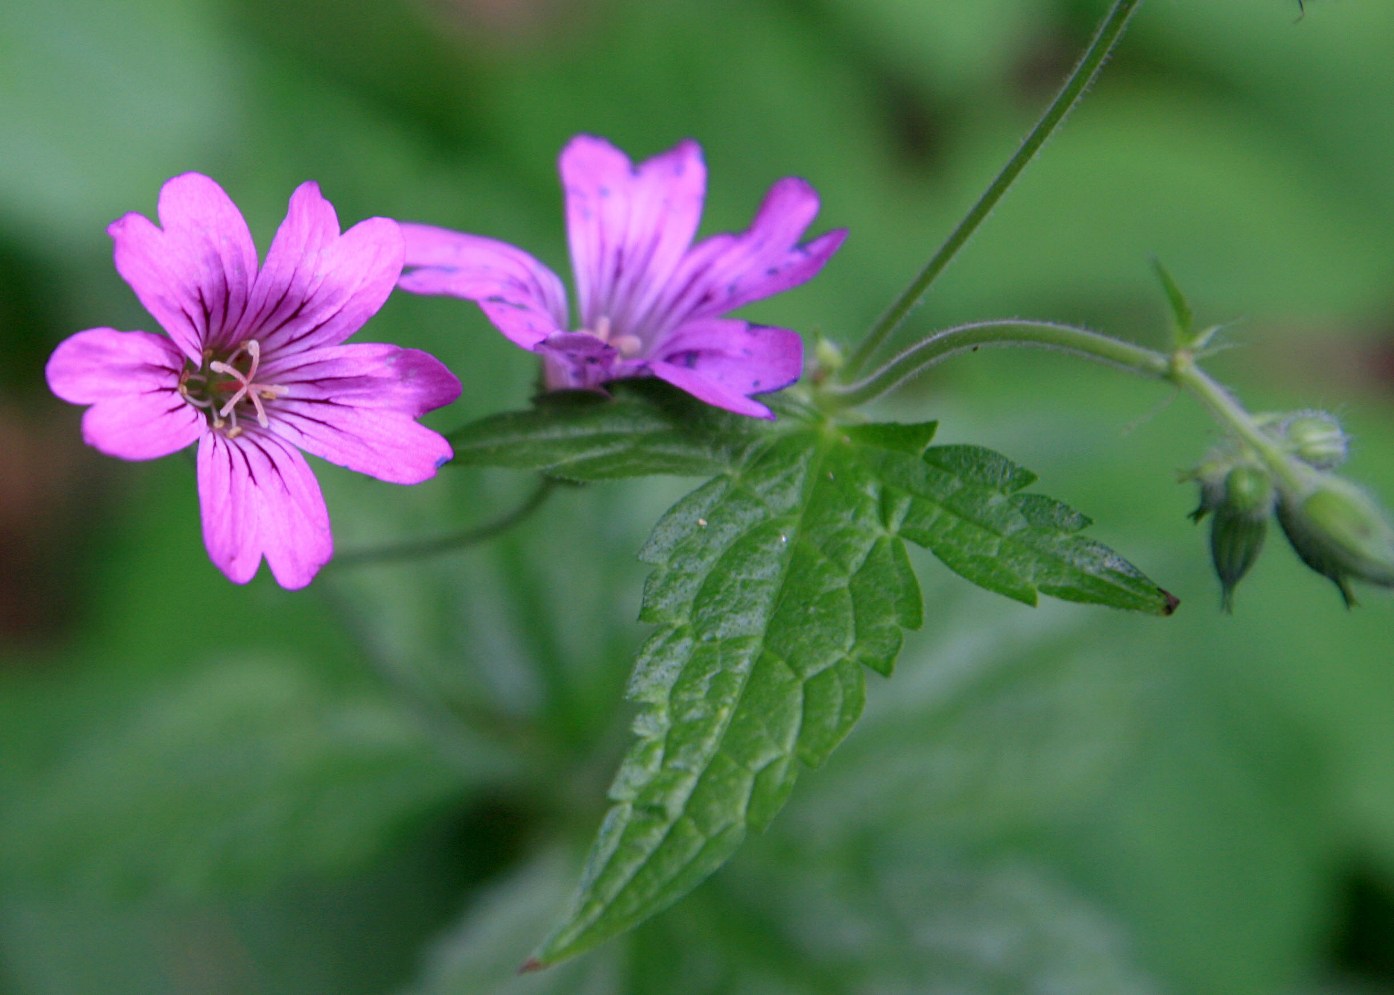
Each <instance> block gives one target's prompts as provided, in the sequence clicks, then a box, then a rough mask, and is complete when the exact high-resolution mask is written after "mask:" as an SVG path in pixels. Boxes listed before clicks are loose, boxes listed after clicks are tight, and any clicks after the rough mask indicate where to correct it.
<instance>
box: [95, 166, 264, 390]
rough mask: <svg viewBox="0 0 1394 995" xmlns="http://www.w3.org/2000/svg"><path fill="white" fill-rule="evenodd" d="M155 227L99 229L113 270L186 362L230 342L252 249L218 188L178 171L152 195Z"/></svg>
mask: <svg viewBox="0 0 1394 995" xmlns="http://www.w3.org/2000/svg"><path fill="white" fill-rule="evenodd" d="M159 217H160V224H161V225H163V226H164V227H163V229H161V228H158V227H156V226H155V225H154V224H153V223H151V222H150V220H149V219H147V218H145V217H143V216H142V215H139V214H134V213H132V214H127V215H126V216H125V217H122V218H119V219H117V220H116V221H113V222H112V223H111V225H110V226H109V227H108V228H107V232H108V233H109V234H110V235H111V237H112V240H113V241H114V242H115V243H116V253H115V255H116V270H117V272H119V273H120V274H121V277H122V279H124V280H125V281H126V282H127V283H128V284H129V285H130V287H131V289H132V290H133V291H135V294H136V296H137V297H139V298H140V302H141V303H142V304H144V305H145V307H146V309H147V310H148V311H149V312H150V313H151V314H152V315H154V316H155V320H157V321H158V322H159V323H160V324H161V326H163V327H164V329H165V331H167V332H169V334H170V337H171V338H173V339H174V341H175V344H176V345H178V346H179V349H180V351H181V352H183V353H184V355H185V356H187V357H189V359H191V360H193V361H195V362H198V361H199V358H200V356H201V355H202V353H203V350H204V348H206V347H209V346H211V347H213V348H221V347H225V346H227V345H230V344H232V338H231V336H232V334H233V333H234V332H235V329H236V327H237V325H238V324H239V322H241V321H242V319H243V317H244V313H245V311H246V308H247V302H248V296H249V294H250V291H251V287H252V281H253V280H254V279H255V277H256V272H257V252H256V246H255V245H254V244H253V242H252V236H251V233H250V232H249V231H248V230H247V223H246V222H245V221H244V220H243V219H242V213H241V212H240V211H238V210H237V206H236V205H235V204H233V202H232V201H231V200H230V199H229V198H228V195H227V194H226V193H224V192H223V188H222V187H220V186H218V184H216V183H214V182H213V181H212V180H211V179H209V178H208V177H206V176H203V175H202V174H200V173H185V174H183V175H182V176H176V177H174V178H173V179H171V180H170V181H169V182H167V183H166V184H165V185H164V187H162V188H161V190H160V202H159Z"/></svg>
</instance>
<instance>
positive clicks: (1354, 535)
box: [1278, 474, 1394, 606]
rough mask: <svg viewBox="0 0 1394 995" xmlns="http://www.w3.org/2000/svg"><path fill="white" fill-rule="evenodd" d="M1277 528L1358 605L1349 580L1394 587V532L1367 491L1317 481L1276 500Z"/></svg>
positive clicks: (1331, 481) (1329, 480)
mask: <svg viewBox="0 0 1394 995" xmlns="http://www.w3.org/2000/svg"><path fill="white" fill-rule="evenodd" d="M1278 522H1279V524H1281V525H1282V527H1283V532H1284V533H1286V535H1287V537H1288V542H1290V543H1292V548H1293V549H1294V550H1296V551H1297V555H1298V556H1300V557H1301V558H1302V562H1304V563H1306V564H1307V566H1309V567H1311V568H1312V569H1313V570H1315V571H1316V572H1317V573H1319V574H1321V575H1322V576H1324V577H1329V578H1330V579H1331V580H1332V581H1333V582H1334V583H1335V584H1336V586H1337V587H1338V588H1340V591H1341V596H1342V597H1344V598H1345V600H1346V604H1347V605H1348V606H1349V605H1352V604H1354V603H1355V598H1354V596H1353V595H1352V594H1351V591H1350V585H1349V581H1350V579H1351V578H1354V579H1356V580H1363V581H1366V582H1368V583H1371V584H1378V585H1380V586H1381V587H1394V527H1391V526H1390V524H1389V519H1388V518H1387V517H1386V516H1385V514H1384V511H1383V509H1381V508H1380V506H1379V505H1378V504H1376V503H1375V502H1374V501H1373V500H1372V499H1371V498H1370V497H1369V495H1367V494H1366V493H1365V492H1364V491H1363V490H1361V489H1360V488H1359V487H1356V486H1355V485H1354V484H1352V483H1350V482H1348V481H1346V480H1342V479H1341V478H1340V477H1332V476H1327V475H1324V474H1322V475H1317V480H1316V484H1315V486H1314V487H1313V488H1312V489H1311V490H1309V491H1307V492H1306V493H1304V494H1301V495H1294V494H1291V493H1284V494H1282V495H1281V496H1280V498H1279V500H1278Z"/></svg>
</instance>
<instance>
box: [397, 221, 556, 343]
mask: <svg viewBox="0 0 1394 995" xmlns="http://www.w3.org/2000/svg"><path fill="white" fill-rule="evenodd" d="M401 229H402V238H403V239H404V240H405V242H406V265H407V269H408V271H407V272H406V273H404V274H402V279H401V280H400V282H399V284H398V285H399V286H400V287H401V288H402V289H403V290H409V291H411V292H412V293H414V294H444V295H446V296H449V297H462V298H464V299H465V300H467V301H478V302H479V306H480V307H481V308H483V309H484V313H485V314H486V315H488V317H489V320H490V321H492V322H493V323H494V325H495V327H497V328H498V330H499V331H501V332H503V334H504V335H505V336H507V337H508V339H509V341H511V342H513V343H514V344H515V345H520V346H522V347H523V348H524V349H531V348H532V347H533V346H535V345H537V343H539V342H541V341H542V340H543V339H545V338H546V337H547V336H549V335H552V334H554V333H555V332H558V331H561V330H563V329H564V328H565V327H566V291H565V289H563V287H562V284H561V280H559V279H558V278H557V275H556V274H555V273H553V272H552V271H551V270H549V269H548V268H547V267H546V266H543V265H542V264H541V263H540V262H538V261H537V260H536V259H534V258H533V257H532V256H530V255H528V254H527V253H526V252H524V251H523V250H522V249H518V248H515V247H514V246H511V245H509V244H507V243H506V242H497V241H495V240H494V239H492V238H482V237H480V236H478V235H466V234H464V233H462V232H456V231H448V230H447V229H444V228H434V227H432V226H431V225H418V224H410V223H403V224H402V225H401Z"/></svg>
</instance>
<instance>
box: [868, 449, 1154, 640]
mask: <svg viewBox="0 0 1394 995" xmlns="http://www.w3.org/2000/svg"><path fill="white" fill-rule="evenodd" d="M868 458H869V459H870V458H874V459H875V461H876V463H877V471H878V474H879V476H880V478H881V480H882V482H883V485H884V487H885V495H886V500H887V502H888V511H887V514H888V516H889V517H890V519H891V520H893V521H895V522H896V523H897V531H898V533H899V534H900V535H903V536H904V537H905V538H907V539H909V540H910V541H911V542H914V543H917V544H918V545H921V546H924V547H925V548H927V549H929V550H930V552H932V553H933V554H934V555H935V556H937V557H938V558H939V559H940V560H941V561H942V562H943V563H944V564H945V565H946V566H948V567H949V568H950V569H951V570H953V571H954V572H956V573H958V574H959V575H961V576H963V577H965V578H967V579H968V580H970V581H972V582H973V583H975V584H977V585H978V586H980V587H984V588H986V589H987V590H989V591H995V592H997V593H998V594H1004V595H1006V596H1007V597H1009V598H1014V599H1016V600H1018V601H1022V602H1024V603H1026V604H1035V603H1036V597H1037V595H1038V594H1048V595H1050V596H1051V597H1055V598H1060V599H1062V600H1065V601H1081V602H1089V603H1093V604H1100V605H1107V606H1109V607H1111V608H1124V609H1127V610H1130V611H1141V612H1148V613H1151V614H1156V615H1169V614H1171V612H1173V611H1174V610H1175V609H1176V604H1177V602H1176V599H1175V598H1174V597H1172V596H1171V595H1170V594H1169V593H1167V592H1166V591H1164V590H1162V589H1161V588H1160V587H1158V586H1157V585H1156V584H1155V583H1154V582H1152V581H1151V580H1149V579H1148V578H1147V577H1146V576H1145V575H1144V574H1143V573H1142V572H1141V571H1139V570H1138V569H1137V568H1136V567H1134V566H1133V565H1132V564H1131V563H1128V562H1127V561H1126V560H1124V559H1123V558H1122V557H1120V556H1119V555H1118V554H1117V553H1115V552H1113V551H1112V550H1111V549H1109V548H1108V547H1106V546H1104V545H1102V544H1101V543H1098V542H1095V541H1094V540H1092V539H1087V538H1084V537H1083V536H1080V535H1079V534H1078V533H1079V531H1080V530H1081V529H1083V528H1084V527H1085V526H1086V525H1088V524H1089V520H1088V519H1087V518H1085V517H1084V516H1083V515H1081V514H1079V513H1078V512H1076V511H1074V510H1073V509H1071V508H1068V507H1066V506H1065V505H1063V504H1060V503H1059V502H1057V501H1055V500H1053V499H1051V498H1047V497H1044V496H1042V495H1038V494H1019V493H1016V492H1017V491H1019V490H1020V489H1021V488H1022V487H1024V486H1026V485H1027V484H1029V483H1031V482H1032V481H1033V480H1034V479H1035V476H1034V475H1033V474H1031V473H1030V472H1029V471H1027V470H1024V469H1022V468H1021V467H1018V466H1016V465H1015V464H1013V463H1011V462H1010V461H1009V460H1007V459H1006V458H1005V457H1003V456H1001V455H999V454H998V453H994V452H991V451H990V450H986V449H979V448H976V447H972V446H936V447H934V448H931V449H929V450H927V451H926V452H925V454H924V456H923V458H921V459H917V460H910V459H907V458H905V455H903V454H900V453H877V454H875V455H874V457H872V456H870V455H869V456H868Z"/></svg>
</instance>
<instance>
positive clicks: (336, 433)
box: [47, 173, 460, 588]
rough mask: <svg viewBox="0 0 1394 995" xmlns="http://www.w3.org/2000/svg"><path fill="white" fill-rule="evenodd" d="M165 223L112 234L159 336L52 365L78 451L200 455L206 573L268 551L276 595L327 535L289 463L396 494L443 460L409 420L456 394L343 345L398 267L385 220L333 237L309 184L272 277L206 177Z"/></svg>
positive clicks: (108, 343)
mask: <svg viewBox="0 0 1394 995" xmlns="http://www.w3.org/2000/svg"><path fill="white" fill-rule="evenodd" d="M159 217H160V224H161V225H162V226H163V227H162V228H161V227H157V226H156V225H155V224H153V223H152V222H151V221H150V220H149V219H147V218H145V217H143V216H141V215H139V214H127V215H126V216H125V217H123V218H121V219H119V220H117V221H115V222H113V223H112V224H111V226H110V227H109V228H108V229H107V231H108V232H109V233H110V235H111V237H112V239H113V240H114V241H115V243H116V269H117V272H119V273H120V274H121V276H122V278H123V279H125V281H126V283H128V284H129V285H130V287H131V289H132V290H134V291H135V293H136V296H137V297H139V298H140V301H141V303H142V304H144V305H145V307H146V309H147V310H149V312H150V313H151V314H152V315H154V317H155V320H156V321H158V322H159V323H160V325H162V326H163V327H164V329H165V331H166V332H168V333H169V334H168V336H165V335H154V334H151V333H149V332H119V331H116V330H115V329H112V328H91V329H88V330H87V331H84V332H78V333H77V334H76V335H74V336H72V337H71V338H69V339H67V340H65V341H64V342H63V343H61V344H60V345H59V346H58V348H57V349H55V350H54V352H53V356H52V357H51V358H50V359H49V361H48V368H47V374H48V384H49V387H50V388H51V389H52V390H53V392H54V393H55V394H57V395H58V396H59V397H61V398H62V399H63V400H65V401H70V402H72V403H74V404H87V405H91V407H89V408H88V409H87V411H86V412H85V413H84V415H83V418H82V434H83V438H84V439H85V440H86V442H87V444H88V445H90V446H93V447H95V448H97V449H99V450H101V451H102V452H104V453H106V454H108V455H110V456H116V457H119V458H121V459H127V460H145V459H154V458H155V457H158V456H166V455H168V454H170V453H173V452H176V451H178V450H180V449H183V448H184V447H186V446H188V445H190V444H192V443H194V442H197V443H198V492H199V504H200V506H201V509H202V514H203V540H204V544H205V545H206V546H207V547H208V555H209V556H210V557H211V558H212V560H213V562H214V563H215V564H217V566H218V568H219V569H221V570H222V571H223V573H225V574H227V576H228V577H229V578H230V579H231V580H233V581H236V582H237V583H239V584H241V583H245V582H246V581H248V580H251V578H252V576H253V575H254V574H255V573H256V572H257V567H258V566H259V565H260V564H261V559H262V557H263V556H265V557H266V562H267V565H268V566H269V567H270V568H271V573H272V574H273V575H274V576H275V578H276V580H277V582H278V583H279V584H280V585H281V586H282V587H287V588H298V587H304V586H305V585H306V584H308V583H309V582H310V580H311V579H312V578H313V577H314V575H315V573H316V572H317V571H318V570H319V568H320V567H322V566H323V565H324V564H325V563H327V562H328V560H329V557H330V556H331V555H332V553H333V547H334V540H333V536H332V534H331V532H330V529H329V513H328V511H327V510H326V509H325V506H324V497H323V495H322V494H321V493H320V489H319V484H318V482H317V481H316V480H315V477H314V474H313V473H311V472H310V468H309V466H308V465H307V464H306V462H305V457H304V456H303V455H301V452H300V450H301V449H304V450H305V451H307V452H310V453H313V454H315V455H316V456H319V457H322V458H323V459H326V460H329V461H330V462H331V463H338V464H339V465H340V466H346V467H348V468H349V469H351V470H357V471H359V472H360V473H366V474H369V475H370V476H373V477H377V478H379V479H381V480H387V481H391V482H393V483H399V484H415V483H420V482H421V481H423V480H426V479H427V478H429V477H432V476H434V475H435V472H436V470H437V468H438V467H439V466H440V465H441V464H442V463H444V462H445V461H446V460H448V459H449V458H450V456H451V451H450V446H449V444H448V443H447V442H446V441H445V439H443V438H442V437H441V436H440V435H438V434H436V433H435V432H432V431H431V430H429V429H427V428H425V427H423V426H421V425H419V424H418V423H417V422H416V421H415V420H414V419H416V418H417V417H419V416H420V415H422V414H424V413H425V412H427V411H430V410H432V409H433V408H438V407H440V406H441V405H444V404H449V403H450V402H451V401H453V400H454V399H455V398H456V397H458V396H459V394H460V384H459V381H458V380H456V379H455V377H454V376H452V375H451V373H450V371H448V370H447V369H446V368H445V367H444V366H442V365H441V363H440V362H439V361H438V360H436V359H435V358H434V357H432V356H429V355H427V354H426V353H424V352H420V351H418V350H415V349H403V348H399V347H398V346H392V345H368V344H355V345H344V344H343V342H344V340H345V339H347V338H348V337H349V336H350V335H352V334H353V333H354V332H356V331H357V330H358V329H359V328H360V327H362V325H363V323H364V322H366V321H367V320H368V319H369V318H371V317H372V316H373V315H374V314H376V313H377V311H378V309H379V308H381V307H382V305H383V302H384V301H386V300H387V296H388V294H389V293H391V291H392V288H393V285H394V283H395V282H396V280H397V278H398V276H399V275H400V274H401V271H402V238H401V234H400V232H399V231H398V229H397V225H396V223H395V222H393V221H390V220H388V219H386V218H370V219H369V220H367V221H363V222H361V223H359V224H357V225H355V226H354V227H352V228H350V229H349V230H348V231H347V232H344V233H343V234H340V233H339V222H338V219H337V218H336V217H335V214H334V208H333V207H332V206H330V204H329V202H328V201H326V200H325V199H324V198H323V197H322V196H321V195H320V192H319V187H318V186H317V185H316V184H314V183H305V184H302V185H301V186H300V187H299V189H297V190H296V191H295V193H294V195H293V196H292V197H291V199H290V208H289V210H288V211H287V214H286V219H285V221H283V222H282V223H281V227H280V229H279V230H278V231H277V232H276V238H275V240H274V241H273V242H272V243H271V250H270V251H269V252H268V253H267V255H266V264H265V266H262V267H261V268H260V269H258V266H257V251H256V246H255V245H254V244H253V242H252V236H251V233H250V232H249V231H248V230H247V225H246V222H245V221H243V219H242V215H241V213H240V212H239V211H238V210H237V207H236V206H235V205H234V204H233V203H232V201H231V200H230V199H228V196H227V194H226V193H224V192H223V190H222V188H221V187H219V186H218V185H217V184H216V183H214V182H213V181H212V180H210V179H209V178H208V177H206V176H201V175H199V174H198V173H186V174H184V175H183V176H176V177H175V178H174V179H172V180H170V181H169V182H168V183H166V184H165V185H164V188H163V189H162V190H161V191H160V203H159Z"/></svg>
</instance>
